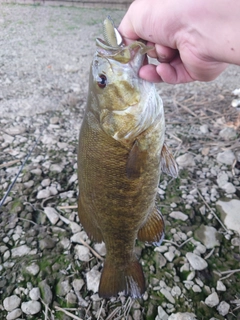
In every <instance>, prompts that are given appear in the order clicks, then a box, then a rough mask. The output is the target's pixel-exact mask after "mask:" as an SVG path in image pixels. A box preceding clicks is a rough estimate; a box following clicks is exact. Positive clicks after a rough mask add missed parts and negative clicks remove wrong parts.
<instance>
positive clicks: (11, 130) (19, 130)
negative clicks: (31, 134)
mask: <svg viewBox="0 0 240 320" xmlns="http://www.w3.org/2000/svg"><path fill="white" fill-rule="evenodd" d="M4 131H5V132H6V133H7V134H9V135H10V136H16V135H18V134H23V133H24V132H25V131H26V128H25V127H24V126H21V125H15V126H14V127H10V128H7V129H5V130H4Z"/></svg>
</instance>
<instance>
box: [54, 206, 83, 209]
mask: <svg viewBox="0 0 240 320" xmlns="http://www.w3.org/2000/svg"><path fill="white" fill-rule="evenodd" d="M77 208H78V206H63V207H57V209H59V210H64V209H77Z"/></svg>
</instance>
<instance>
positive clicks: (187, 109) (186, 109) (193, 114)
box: [176, 101, 199, 118]
mask: <svg viewBox="0 0 240 320" xmlns="http://www.w3.org/2000/svg"><path fill="white" fill-rule="evenodd" d="M176 104H177V105H178V106H179V107H181V108H182V109H183V110H185V111H187V112H188V113H190V114H191V115H192V116H194V117H195V118H199V116H198V115H197V114H196V113H195V112H193V111H192V110H190V109H189V108H188V107H187V106H184V105H183V104H181V103H180V102H178V101H176Z"/></svg>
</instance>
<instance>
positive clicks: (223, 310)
mask: <svg viewBox="0 0 240 320" xmlns="http://www.w3.org/2000/svg"><path fill="white" fill-rule="evenodd" d="M229 309H230V305H229V304H228V303H227V302H226V301H221V302H220V304H219V306H218V307H217V311H218V312H219V314H220V315H221V316H225V315H226V314H228V311H229Z"/></svg>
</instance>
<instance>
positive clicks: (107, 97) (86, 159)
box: [78, 18, 178, 298]
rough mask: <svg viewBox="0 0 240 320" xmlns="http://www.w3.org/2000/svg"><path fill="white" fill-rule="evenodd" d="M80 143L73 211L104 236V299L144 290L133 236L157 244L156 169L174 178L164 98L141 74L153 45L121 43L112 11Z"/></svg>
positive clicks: (93, 233)
mask: <svg viewBox="0 0 240 320" xmlns="http://www.w3.org/2000/svg"><path fill="white" fill-rule="evenodd" d="M96 43H97V51H96V53H95V55H94V57H93V62H92V65H91V68H90V77H89V91H88V100H87V106H86V110H85V115H84V119H83V122H82V126H81V129H80V136H79V150H78V180H79V191H80V193H79V200H78V213H79V219H80V222H81V224H82V225H83V227H84V229H85V230H86V232H87V234H88V236H89V237H90V238H91V239H93V240H94V241H96V242H102V241H104V242H105V244H106V249H107V255H106V260H105V262H104V267H103V271H102V275H101V280H100V285H99V295H100V296H101V297H104V298H109V297H112V296H116V295H117V294H118V293H120V292H124V294H125V295H130V296H132V297H135V298H136V297H140V296H141V295H142V294H143V293H144V291H145V279H144V275H143V271H142V267H141V265H140V263H139V262H138V260H137V258H136V256H135V253H134V248H135V241H136V239H139V240H140V241H146V242H149V243H153V244H154V245H160V243H161V242H162V239H163V237H164V222H163V218H162V216H161V213H160V212H159V211H158V209H157V207H156V206H155V197H156V194H157V187H158V183H159V177H160V172H161V170H162V171H164V172H165V173H167V174H169V175H171V176H173V177H176V176H177V174H178V169H177V166H176V163H175V161H174V159H173V157H172V155H171V153H170V152H169V151H168V149H167V147H166V145H165V144H164V132H165V121H164V111H163V105H162V100H161V98H160V96H159V95H158V94H157V92H156V89H155V85H154V84H152V83H150V82H147V81H145V80H142V79H141V78H139V77H138V71H139V69H140V67H141V66H142V64H143V61H144V58H145V53H146V52H147V51H148V50H149V49H150V48H149V47H147V46H146V45H145V44H144V43H142V42H140V41H135V42H133V43H132V44H130V45H128V46H126V45H124V43H123V40H122V37H121V35H120V34H119V32H118V31H117V29H116V28H115V27H114V25H113V22H112V21H111V19H110V18H107V19H106V20H105V21H104V40H101V39H97V41H96Z"/></svg>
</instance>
